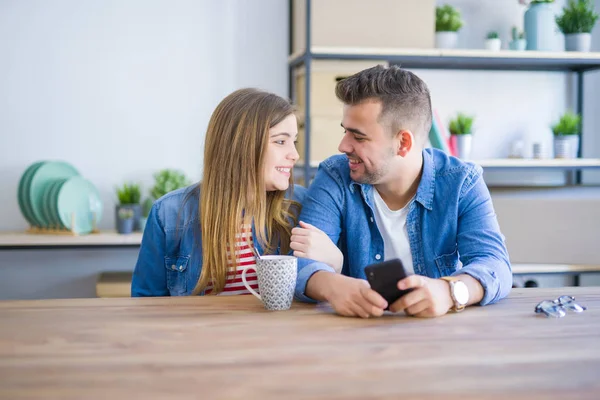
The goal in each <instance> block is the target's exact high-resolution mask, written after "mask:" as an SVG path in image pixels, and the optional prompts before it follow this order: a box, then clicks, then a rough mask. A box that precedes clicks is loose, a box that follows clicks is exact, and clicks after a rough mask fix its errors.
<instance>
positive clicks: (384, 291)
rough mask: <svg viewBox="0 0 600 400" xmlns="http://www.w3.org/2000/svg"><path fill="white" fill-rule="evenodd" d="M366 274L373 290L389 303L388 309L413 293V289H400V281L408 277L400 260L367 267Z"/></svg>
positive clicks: (396, 259) (395, 259)
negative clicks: (401, 298) (406, 295)
mask: <svg viewBox="0 0 600 400" xmlns="http://www.w3.org/2000/svg"><path fill="white" fill-rule="evenodd" d="M365 274H366V276H367V281H368V282H369V284H370V285H371V289H373V290H374V291H376V292H377V293H379V294H380V295H381V297H383V298H384V299H385V300H386V301H387V302H388V308H389V306H390V305H391V304H392V303H394V302H395V301H396V300H398V299H399V298H400V297H402V296H404V295H405V294H407V293H410V292H411V291H412V289H407V290H400V289H398V281H401V280H402V279H404V278H406V277H407V276H408V274H407V273H406V270H405V269H404V265H403V264H402V261H400V259H398V258H394V259H392V260H387V261H383V262H380V263H377V264H371V265H368V266H367V267H365ZM386 310H387V308H386Z"/></svg>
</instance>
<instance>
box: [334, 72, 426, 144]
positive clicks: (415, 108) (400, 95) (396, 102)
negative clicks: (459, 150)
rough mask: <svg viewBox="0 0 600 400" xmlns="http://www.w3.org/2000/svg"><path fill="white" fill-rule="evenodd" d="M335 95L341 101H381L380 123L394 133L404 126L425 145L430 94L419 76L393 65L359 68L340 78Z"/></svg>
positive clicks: (354, 103) (349, 102)
mask: <svg viewBox="0 0 600 400" xmlns="http://www.w3.org/2000/svg"><path fill="white" fill-rule="evenodd" d="M335 95H336V96H337V98H338V99H340V100H341V101H342V102H343V103H344V104H348V105H357V104H360V103H362V102H364V101H367V100H378V101H380V102H381V105H382V110H381V115H380V116H379V123H380V124H382V125H384V126H387V127H388V128H389V129H391V130H392V132H393V133H394V134H395V133H396V132H398V131H400V130H402V129H407V130H410V131H411V132H412V133H413V135H415V137H416V139H417V141H419V142H420V143H422V144H424V143H425V142H426V141H427V138H428V136H429V130H430V129H431V115H432V112H431V97H430V95H429V89H428V88H427V85H426V84H425V82H423V80H421V78H419V77H418V76H417V75H415V74H413V73H412V72H410V71H407V70H405V69H402V68H400V67H398V66H396V65H392V66H390V67H384V66H382V65H377V66H375V67H372V68H369V69H365V70H363V71H360V72H358V73H356V74H354V75H352V76H349V77H348V78H345V79H342V80H341V81H339V82H338V83H337V85H336V87H335Z"/></svg>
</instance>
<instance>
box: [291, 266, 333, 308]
mask: <svg viewBox="0 0 600 400" xmlns="http://www.w3.org/2000/svg"><path fill="white" fill-rule="evenodd" d="M319 271H328V272H332V273H334V274H335V270H334V269H333V268H331V267H330V266H329V265H327V264H325V263H322V262H314V263H312V264H308V265H307V266H305V267H304V268H302V269H300V270H299V271H298V278H297V280H296V291H295V293H294V294H295V297H296V299H297V300H299V301H303V302H306V303H316V302H317V301H316V300H315V299H313V298H311V297H308V296H307V295H306V294H305V292H306V284H307V283H308V280H309V279H310V277H311V276H313V274H314V273H315V272H319Z"/></svg>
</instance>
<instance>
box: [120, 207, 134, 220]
mask: <svg viewBox="0 0 600 400" xmlns="http://www.w3.org/2000/svg"><path fill="white" fill-rule="evenodd" d="M118 215H119V219H131V218H133V210H132V209H131V208H119V211H118Z"/></svg>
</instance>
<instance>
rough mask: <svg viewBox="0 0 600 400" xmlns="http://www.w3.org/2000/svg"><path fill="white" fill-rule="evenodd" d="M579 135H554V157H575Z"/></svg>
mask: <svg viewBox="0 0 600 400" xmlns="http://www.w3.org/2000/svg"><path fill="white" fill-rule="evenodd" d="M578 149H579V135H564V136H560V135H559V136H554V158H577V150H578Z"/></svg>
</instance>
